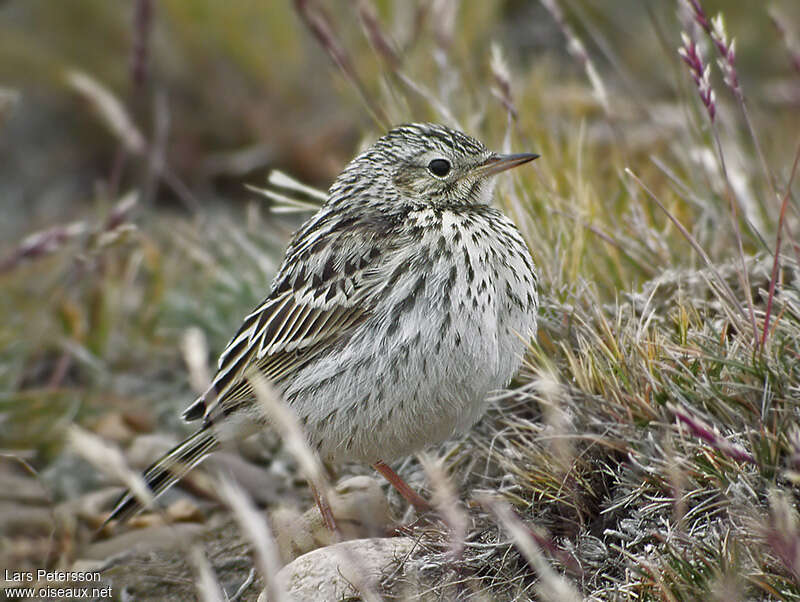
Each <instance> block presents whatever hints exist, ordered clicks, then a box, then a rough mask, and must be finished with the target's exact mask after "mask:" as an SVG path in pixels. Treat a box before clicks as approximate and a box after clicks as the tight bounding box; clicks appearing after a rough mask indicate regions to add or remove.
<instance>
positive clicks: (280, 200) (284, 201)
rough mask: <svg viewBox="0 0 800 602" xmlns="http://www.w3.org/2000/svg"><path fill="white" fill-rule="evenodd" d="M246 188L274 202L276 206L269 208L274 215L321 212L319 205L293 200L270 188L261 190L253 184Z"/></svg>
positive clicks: (246, 185)
mask: <svg viewBox="0 0 800 602" xmlns="http://www.w3.org/2000/svg"><path fill="white" fill-rule="evenodd" d="M245 187H246V188H247V190H249V191H251V192H255V193H256V194H260V195H261V196H263V197H266V198H268V199H269V200H270V201H272V203H274V205H271V206H270V208H269V210H270V211H271V212H272V213H308V212H311V211H318V210H319V205H318V204H317V203H312V202H308V201H303V200H301V199H297V198H292V197H289V196H286V195H285V194H281V193H280V192H276V191H274V190H270V189H269V188H259V187H257V186H253V185H251V184H245Z"/></svg>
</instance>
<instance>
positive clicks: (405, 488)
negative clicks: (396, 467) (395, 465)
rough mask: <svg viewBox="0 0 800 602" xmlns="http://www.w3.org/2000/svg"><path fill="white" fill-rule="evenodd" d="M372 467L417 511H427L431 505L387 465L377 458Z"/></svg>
mask: <svg viewBox="0 0 800 602" xmlns="http://www.w3.org/2000/svg"><path fill="white" fill-rule="evenodd" d="M372 467H373V468H374V469H375V470H377V471H378V472H379V473H381V474H382V475H383V476H384V478H385V479H386V480H387V481H389V482H390V483H391V484H392V486H393V487H394V488H395V489H397V492H398V493H399V494H400V495H402V496H403V497H404V498H405V499H406V501H407V502H408V503H409V504H411V505H412V506H414V508H416V509H417V512H429V511H431V510H433V507H432V506H431V505H430V504H429V503H428V502H427V501H426V500H425V498H423V497H422V496H421V495H420V494H418V493H417V492H416V491H414V490H413V489H411V487H410V486H409V484H408V483H406V482H405V481H404V480H403V479H401V478H400V475H399V474H397V473H396V472H395V471H393V470H392V469H391V468H389V466H387V465H386V464H384V463H383V462H382V461H380V460H378V461H377V462H376V463H375V464H373V465H372Z"/></svg>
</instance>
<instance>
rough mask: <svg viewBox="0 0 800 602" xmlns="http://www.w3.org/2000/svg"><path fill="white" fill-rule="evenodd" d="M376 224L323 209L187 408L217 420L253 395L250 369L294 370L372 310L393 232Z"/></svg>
mask: <svg viewBox="0 0 800 602" xmlns="http://www.w3.org/2000/svg"><path fill="white" fill-rule="evenodd" d="M382 234H383V233H382V232H381V231H380V228H376V227H375V224H359V223H357V222H356V223H353V222H348V221H347V220H344V219H339V220H338V221H337V220H335V219H330V218H328V219H326V215H325V214H324V213H322V214H318V216H317V217H315V218H314V221H313V222H312V223H309V224H307V225H306V226H305V227H304V228H303V229H301V230H300V231H299V232H298V233H297V234H296V235H295V237H294V239H293V241H292V243H291V244H290V247H289V249H288V250H287V254H286V259H285V260H284V263H283V266H282V267H281V269H280V271H279V273H278V276H277V277H276V278H275V282H274V284H273V288H272V292H271V293H270V295H269V296H268V297H267V298H266V299H265V300H264V301H263V302H262V303H261V304H260V305H259V306H258V307H257V308H256V309H255V310H254V311H253V312H252V313H250V314H249V315H248V316H247V317H246V318H245V319H244V323H243V324H242V326H241V328H240V329H239V331H238V332H237V333H236V335H234V337H233V338H232V339H231V341H230V342H229V343H228V345H227V347H226V348H225V349H224V351H223V352H222V354H221V355H220V358H219V363H218V369H217V374H216V376H215V377H214V380H213V383H212V385H211V387H210V388H209V391H208V392H207V393H206V394H205V395H203V396H202V397H200V398H199V399H198V400H196V401H195V402H194V403H193V404H192V405H191V406H190V407H189V408H188V409H187V410H186V411H185V412H184V414H183V417H184V418H185V419H186V420H195V419H198V418H201V417H202V418H204V419H205V420H207V421H212V420H214V419H215V418H216V417H217V416H218V415H219V414H220V413H222V414H229V413H230V412H232V411H233V410H235V409H236V408H237V407H239V406H240V405H241V404H242V403H243V402H247V401H249V400H251V399H252V395H253V393H252V386H251V384H250V383H249V382H248V380H247V379H246V378H244V376H245V372H246V371H247V370H248V369H249V368H251V367H255V368H257V369H258V370H260V371H261V373H262V374H263V375H264V376H265V377H266V378H268V379H269V380H271V381H272V382H276V383H278V382H280V381H282V380H284V379H285V378H287V377H289V376H291V375H292V374H293V373H296V372H297V370H299V369H300V368H301V367H302V366H304V365H305V364H306V363H308V362H309V361H310V360H311V359H313V358H314V357H316V356H317V355H319V354H320V353H322V352H324V351H326V350H327V349H329V348H330V346H331V345H332V344H334V343H336V342H337V341H340V340H341V339H342V338H343V337H347V336H349V335H350V333H351V332H352V330H353V329H354V328H355V327H356V326H357V325H358V324H360V323H361V322H362V321H363V320H364V319H366V317H367V316H368V315H369V314H370V313H371V310H372V305H373V302H374V297H375V293H376V289H377V288H379V282H378V280H376V279H375V278H374V277H366V276H367V275H369V274H374V273H375V266H376V264H378V263H379V262H380V261H381V260H382V257H383V256H384V254H385V252H386V251H387V250H388V249H387V245H386V240H387V237H385V236H383V235H382Z"/></svg>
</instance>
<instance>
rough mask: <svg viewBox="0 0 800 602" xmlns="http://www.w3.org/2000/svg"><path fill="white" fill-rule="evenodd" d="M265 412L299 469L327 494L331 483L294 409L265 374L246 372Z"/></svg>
mask: <svg viewBox="0 0 800 602" xmlns="http://www.w3.org/2000/svg"><path fill="white" fill-rule="evenodd" d="M246 376H247V378H248V379H249V380H250V382H251V383H252V384H253V391H254V392H255V394H256V399H257V400H258V403H259V404H260V406H261V409H262V410H263V412H264V414H265V415H266V416H267V418H268V419H269V422H270V424H271V425H272V426H273V428H274V429H275V431H276V432H278V433H280V434H281V437H282V438H283V442H284V444H285V445H286V448H287V449H288V450H289V452H290V453H291V454H292V455H293V456H294V457H295V458H296V459H297V461H298V463H299V464H300V470H301V471H302V473H303V475H304V476H305V478H306V479H308V481H309V482H311V483H312V484H313V485H314V486H315V487H316V488H317V489H318V490H319V491H320V492H321V493H322V494H323V495H325V496H327V497H330V491H331V485H330V482H329V481H328V478H327V476H325V470H324V469H323V467H322V463H321V462H320V460H319V457H318V456H317V454H316V453H315V452H314V450H312V449H311V447H309V445H308V442H307V441H306V437H305V434H304V433H303V428H302V427H301V426H300V422H299V421H298V420H297V416H296V415H295V413H294V412H293V411H292V410H291V409H290V408H289V406H287V405H286V403H285V402H284V401H283V400H282V399H281V398H280V396H279V395H278V393H277V391H275V389H274V388H273V387H272V385H270V383H269V382H268V381H267V379H266V378H264V376H263V375H262V374H260V373H259V372H258V371H256V370H251V371H249V372H248V374H247V375H246Z"/></svg>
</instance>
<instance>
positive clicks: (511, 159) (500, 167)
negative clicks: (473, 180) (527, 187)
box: [473, 153, 539, 178]
mask: <svg viewBox="0 0 800 602" xmlns="http://www.w3.org/2000/svg"><path fill="white" fill-rule="evenodd" d="M538 158H539V155H537V154H536V153H516V154H514V155H500V154H497V153H494V154H493V155H492V156H491V157H489V158H488V159H487V160H486V161H485V162H484V163H483V164H482V165H479V166H478V167H476V168H475V170H474V171H473V173H475V174H478V175H480V176H483V177H485V178H488V177H489V176H493V175H495V174H498V173H500V172H501V171H505V170H507V169H511V168H513V167H517V166H519V165H522V164H523V163H528V162H530V161H533V160H534V159H538Z"/></svg>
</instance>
